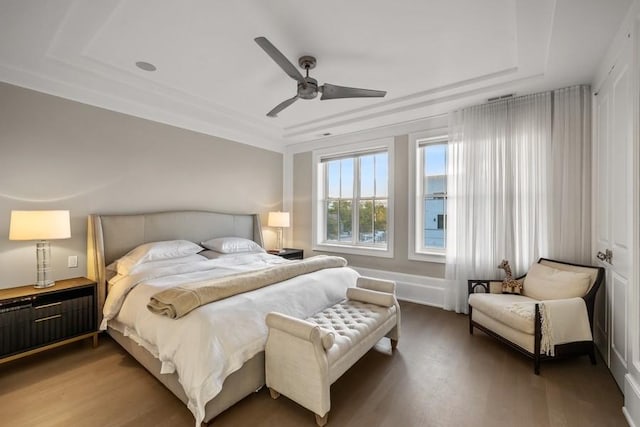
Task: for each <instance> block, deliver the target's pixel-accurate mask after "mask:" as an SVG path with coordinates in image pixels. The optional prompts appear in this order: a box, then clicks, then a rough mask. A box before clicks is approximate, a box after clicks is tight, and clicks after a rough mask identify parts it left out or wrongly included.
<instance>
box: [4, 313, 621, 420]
mask: <svg viewBox="0 0 640 427" xmlns="http://www.w3.org/2000/svg"><path fill="white" fill-rule="evenodd" d="M401 305H402V336H401V338H400V344H399V346H398V351H397V352H396V353H395V354H394V355H393V356H389V355H388V352H389V350H390V347H389V343H388V341H381V343H380V344H378V346H377V347H376V349H375V350H372V351H370V352H369V353H367V354H366V355H365V356H364V357H363V358H362V359H361V360H360V361H359V362H358V363H357V364H356V365H355V366H354V367H353V368H352V369H350V370H349V371H348V372H347V373H346V374H345V375H344V376H343V377H342V378H340V379H339V380H338V381H337V382H336V383H335V384H334V385H333V386H332V388H331V403H332V409H331V412H330V413H329V424H328V426H330V427H331V426H334V427H338V426H354V427H360V426H362V427H365V426H366V427H370V426H388V427H405V426H426V427H432V426H433V427H440V426H442V427H448V426H455V427H458V426H478V427H500V426H519V427H528V426H531V427H545V426H553V427H556V426H557V427H565V426H566V427H572V426H575V427H586V426H597V427H604V426H612V427H613V426H626V425H627V423H626V422H625V419H624V416H623V415H622V411H621V408H622V405H623V397H622V394H621V393H620V390H619V389H618V388H617V386H616V384H615V382H614V381H613V378H612V377H611V375H610V373H609V371H608V370H607V369H606V367H605V366H604V364H603V362H602V361H601V360H599V363H598V365H597V366H592V365H591V364H590V363H589V360H588V358H587V357H582V358H577V359H569V360H563V361H552V362H547V363H543V364H542V372H541V375H540V376H535V375H534V374H533V367H532V362H531V361H530V360H529V359H527V358H525V357H523V356H522V355H520V354H518V353H516V352H514V351H512V350H509V349H508V348H507V347H505V346H504V345H501V344H500V343H498V342H497V341H495V340H493V339H491V338H490V337H488V336H486V335H484V334H483V333H482V332H480V331H476V332H475V334H474V335H473V336H471V335H469V332H468V327H467V317H466V316H463V315H457V314H454V313H451V312H445V311H442V310H440V309H437V308H432V307H425V306H421V305H417V304H411V303H402V304H401ZM0 425H3V426H35V427H49V426H65V427H67V426H74V427H75V426H80V427H84V426H91V427H96V426H98V427H102V426H112V427H119V426H131V427H133V426H136V427H138V426H172V427H173V426H177V427H181V426H193V425H194V421H193V417H192V416H191V413H190V412H189V410H188V409H187V408H186V407H185V406H184V405H183V404H182V403H181V402H180V401H179V400H178V399H177V398H176V397H174V396H173V394H171V392H169V391H168V390H166V389H165V388H164V387H163V386H162V385H161V384H160V383H159V382H158V381H156V380H155V379H154V378H153V377H152V376H151V375H150V374H148V373H147V372H146V371H145V370H144V368H142V367H141V366H140V365H139V364H138V363H137V362H136V361H135V360H134V359H133V358H131V357H130V356H129V355H128V354H127V353H126V352H125V351H124V350H122V349H121V348H120V347H119V346H118V345H117V344H116V343H115V342H113V341H112V340H111V339H109V338H108V337H105V338H102V337H101V340H100V346H99V347H98V348H96V349H93V348H91V342H90V340H86V341H84V342H79V343H73V344H70V345H68V346H65V347H61V348H58V349H55V350H52V351H49V352H45V353H41V354H38V355H35V356H31V357H28V358H25V359H21V360H17V361H14V362H10V363H7V364H5V365H2V366H0ZM211 426H212V427H230V426H264V427H267V426H273V427H275V426H277V427H294V426H295V427H298V426H309V427H313V426H315V420H314V417H313V414H311V413H310V412H309V411H307V410H305V409H304V408H302V407H301V406H298V405H297V404H296V403H294V402H292V401H290V400H288V399H287V398H285V397H280V398H279V399H277V400H272V399H271V398H270V397H269V393H268V391H267V390H266V389H262V390H261V391H259V392H258V393H255V394H253V395H252V396H249V397H247V398H246V399H244V400H243V401H241V402H240V403H238V404H236V405H235V406H234V407H232V408H231V409H229V410H228V411H226V412H224V413H223V414H221V415H220V416H218V417H217V418H216V419H215V420H214V422H213V423H212V424H211Z"/></svg>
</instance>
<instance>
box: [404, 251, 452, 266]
mask: <svg viewBox="0 0 640 427" xmlns="http://www.w3.org/2000/svg"><path fill="white" fill-rule="evenodd" d="M407 258H409V260H411V261H423V262H434V263H438V264H444V263H446V262H447V255H446V254H443V253H434V252H431V253H426V252H424V253H421V252H414V253H410V254H409V256H408V257H407Z"/></svg>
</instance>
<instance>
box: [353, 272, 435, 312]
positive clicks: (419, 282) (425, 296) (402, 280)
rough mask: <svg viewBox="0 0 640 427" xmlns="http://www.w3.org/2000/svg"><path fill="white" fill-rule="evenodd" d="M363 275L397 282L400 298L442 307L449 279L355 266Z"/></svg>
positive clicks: (397, 292) (397, 291)
mask: <svg viewBox="0 0 640 427" xmlns="http://www.w3.org/2000/svg"><path fill="white" fill-rule="evenodd" d="M351 268H353V269H354V270H356V271H357V272H358V273H360V274H361V275H363V276H369V277H375V278H378V279H386V280H393V281H395V282H396V294H397V297H398V299H399V300H401V301H408V302H414V303H416V304H422V305H430V306H432V307H438V308H442V307H443V306H444V291H445V289H446V287H447V283H448V281H447V280H445V279H439V278H437V277H429V276H419V275H416V274H406V273H398V272H396V271H385V270H376V269H373V268H364V267H354V266H351Z"/></svg>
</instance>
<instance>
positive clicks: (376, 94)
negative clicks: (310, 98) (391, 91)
mask: <svg viewBox="0 0 640 427" xmlns="http://www.w3.org/2000/svg"><path fill="white" fill-rule="evenodd" d="M318 89H320V90H321V91H322V97H321V98H320V99H321V100H323V99H338V98H381V97H383V96H385V95H386V94H387V91H385V90H373V89H359V88H357V87H345V86H336V85H332V84H329V83H325V84H324V85H322V86H320V87H319V88H318Z"/></svg>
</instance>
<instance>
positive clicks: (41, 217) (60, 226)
mask: <svg viewBox="0 0 640 427" xmlns="http://www.w3.org/2000/svg"><path fill="white" fill-rule="evenodd" d="M70 237H71V224H70V221H69V211H11V223H10V225H9V240H54V239H68V238H70Z"/></svg>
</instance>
